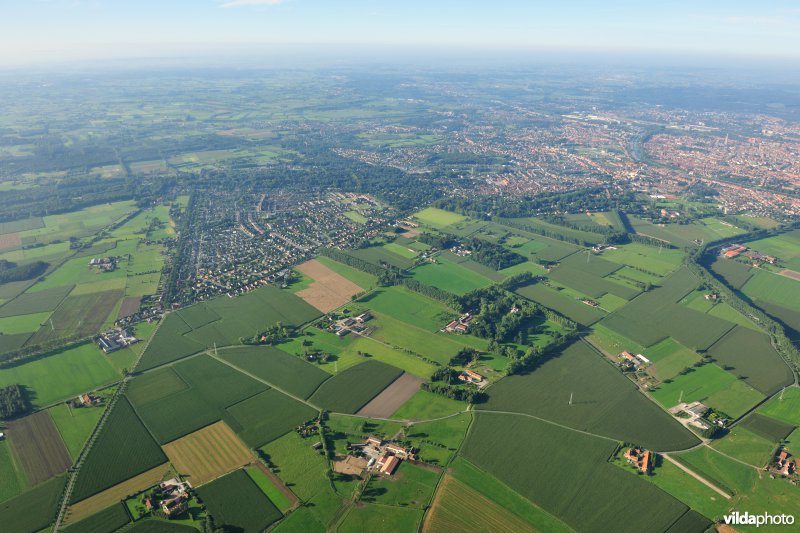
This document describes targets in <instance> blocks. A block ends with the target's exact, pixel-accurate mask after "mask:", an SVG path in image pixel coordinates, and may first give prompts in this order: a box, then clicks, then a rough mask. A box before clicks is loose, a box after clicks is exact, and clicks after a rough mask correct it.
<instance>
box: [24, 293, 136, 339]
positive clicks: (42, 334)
mask: <svg viewBox="0 0 800 533" xmlns="http://www.w3.org/2000/svg"><path fill="white" fill-rule="evenodd" d="M122 297H123V293H122V291H105V292H97V293H91V294H83V295H80V296H72V295H70V296H67V297H66V298H65V299H64V301H63V302H61V305H59V306H58V308H57V309H56V310H55V311H54V312H53V314H52V315H51V316H50V319H49V320H48V321H47V323H46V324H45V325H43V326H42V327H41V328H39V331H37V332H36V333H35V334H34V335H33V337H31V339H30V340H29V341H28V343H29V344H31V345H37V344H43V343H46V342H48V341H52V340H55V339H58V338H63V337H70V336H76V337H78V338H83V337H87V336H89V335H93V334H95V333H99V332H100V331H101V330H102V329H103V325H104V324H106V320H107V319H108V318H109V316H110V315H111V313H112V311H114V309H115V307H117V306H118V305H119V303H120V301H121V300H122ZM114 318H116V317H114Z"/></svg>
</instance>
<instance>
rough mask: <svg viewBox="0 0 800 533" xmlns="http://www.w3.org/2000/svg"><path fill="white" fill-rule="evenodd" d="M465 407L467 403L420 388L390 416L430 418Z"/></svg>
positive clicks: (451, 413) (402, 418)
mask: <svg viewBox="0 0 800 533" xmlns="http://www.w3.org/2000/svg"><path fill="white" fill-rule="evenodd" d="M466 408H467V404H466V403H464V402H459V401H457V400H451V399H450V398H447V397H445V396H442V395H441V394H434V393H432V392H428V391H424V390H420V391H417V392H416V394H414V396H412V397H411V398H409V399H408V401H406V403H404V404H403V405H402V407H400V408H399V409H398V410H397V411H395V412H394V413H393V414H392V416H391V417H392V418H395V419H397V420H430V419H433V418H441V417H444V416H449V415H453V414H455V413H460V412H461V411H464V410H465V409H466Z"/></svg>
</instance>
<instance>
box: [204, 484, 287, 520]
mask: <svg viewBox="0 0 800 533" xmlns="http://www.w3.org/2000/svg"><path fill="white" fill-rule="evenodd" d="M197 493H198V494H199V496H200V498H202V500H203V503H204V504H205V505H206V508H207V510H208V512H209V514H211V516H213V517H214V520H215V521H216V523H217V524H219V525H222V526H226V527H229V528H235V529H236V530H237V531H242V532H243V533H248V532H260V531H263V530H264V529H266V528H267V527H268V526H269V525H270V524H272V523H274V522H276V521H277V520H280V519H281V518H282V516H283V515H282V514H281V512H280V511H279V510H278V508H277V507H275V505H273V504H272V502H271V501H270V500H269V498H267V496H266V495H265V494H264V493H263V492H262V491H261V489H260V488H259V487H258V485H256V484H255V482H254V481H253V480H252V479H250V476H248V475H247V474H246V473H245V472H244V470H237V471H236V472H234V473H232V474H228V475H227V476H225V477H221V478H219V479H217V480H215V481H212V482H211V483H208V484H207V485H203V486H202V487H199V488H198V489H197Z"/></svg>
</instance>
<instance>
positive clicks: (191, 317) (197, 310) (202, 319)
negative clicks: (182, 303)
mask: <svg viewBox="0 0 800 533" xmlns="http://www.w3.org/2000/svg"><path fill="white" fill-rule="evenodd" d="M175 314H176V315H178V316H180V317H181V318H182V319H183V321H184V322H186V325H187V326H189V328H190V329H197V328H201V327H203V326H205V325H206V324H210V323H212V322H215V321H217V320H219V319H220V316H219V315H218V314H217V313H215V312H214V311H213V310H212V309H209V308H208V306H206V305H204V304H202V303H198V304H194V305H191V306H189V307H186V308H184V309H181V310H180V311H177V312H176V313H175ZM187 331H188V330H187Z"/></svg>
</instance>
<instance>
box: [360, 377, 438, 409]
mask: <svg viewBox="0 0 800 533" xmlns="http://www.w3.org/2000/svg"><path fill="white" fill-rule="evenodd" d="M422 382H423V380H422V379H421V378H417V377H414V376H412V375H411V374H407V373H403V374H402V375H401V376H400V377H399V378H397V379H396V380H394V382H393V383H392V384H391V385H389V386H388V387H386V388H385V389H383V391H381V393H380V394H378V395H377V396H375V397H374V398H373V399H372V400H370V401H369V403H367V404H366V405H365V406H364V407H362V408H361V409H360V410H359V411H358V414H359V415H361V416H368V417H373V418H388V417H389V416H391V415H392V413H394V412H395V411H397V410H398V409H399V408H400V406H401V405H403V404H404V403H406V401H407V400H408V399H409V398H411V397H412V396H413V395H414V394H415V393H416V392H418V391H419V388H420V385H421V384H422Z"/></svg>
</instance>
